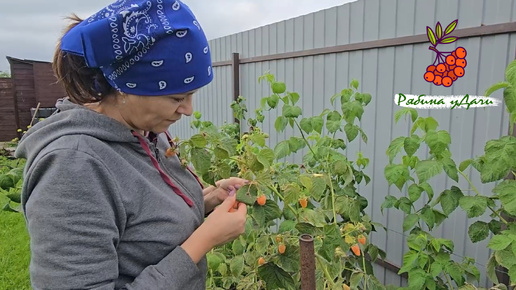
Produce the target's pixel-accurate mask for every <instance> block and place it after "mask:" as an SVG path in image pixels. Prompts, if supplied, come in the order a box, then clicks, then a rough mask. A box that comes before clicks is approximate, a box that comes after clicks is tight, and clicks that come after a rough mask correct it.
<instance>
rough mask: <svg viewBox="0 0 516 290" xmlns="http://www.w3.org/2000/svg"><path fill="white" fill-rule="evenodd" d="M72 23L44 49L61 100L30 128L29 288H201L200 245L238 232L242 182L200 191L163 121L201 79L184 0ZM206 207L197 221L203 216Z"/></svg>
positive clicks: (197, 30)
mask: <svg viewBox="0 0 516 290" xmlns="http://www.w3.org/2000/svg"><path fill="white" fill-rule="evenodd" d="M72 19H73V20H74V21H75V23H74V24H72V25H71V26H70V27H69V29H68V31H67V32H66V33H65V35H64V36H63V37H62V39H61V41H60V44H59V45H58V48H57V50H56V53H55V56H54V68H55V72H56V74H57V76H58V78H59V79H60V80H61V81H62V83H63V84H64V86H65V89H66V91H67V93H68V96H69V98H68V99H65V100H62V101H60V102H58V104H57V107H58V112H59V113H57V114H55V115H54V116H52V117H50V118H48V119H46V120H45V121H43V122H40V123H38V124H37V125H35V126H34V127H33V128H31V129H30V130H29V131H28V132H27V134H26V135H25V136H24V137H23V139H22V140H21V142H20V144H19V147H18V149H17V152H16V154H17V157H21V158H27V165H26V168H25V181H24V185H23V192H22V205H23V209H24V214H25V216H26V220H27V226H28V231H29V234H30V237H31V265H30V274H31V282H32V286H33V288H34V289H204V288H205V279H206V271H207V270H206V259H205V254H206V253H207V252H208V251H210V250H211V249H212V248H213V247H215V246H217V245H221V244H224V243H226V242H228V241H231V240H233V239H235V238H236V237H238V236H239V235H240V234H241V233H243V231H244V228H245V218H246V211H247V209H246V207H245V205H244V204H240V205H239V207H238V210H237V211H235V212H229V211H230V209H231V207H232V205H233V203H235V191H236V189H238V188H239V187H240V186H242V185H243V184H244V183H245V182H246V181H245V180H242V179H238V178H231V179H227V180H221V181H219V182H218V183H217V187H214V186H210V187H208V188H205V189H202V185H201V183H200V182H199V180H198V179H197V178H196V176H195V175H194V174H193V173H192V172H190V171H189V169H188V168H184V167H183V166H181V164H180V162H179V160H178V158H177V157H176V156H171V157H167V156H165V152H166V150H167V149H168V148H169V147H170V144H171V142H172V141H171V140H170V137H168V134H165V133H164V132H166V130H167V129H168V127H169V126H170V125H171V124H173V123H174V122H176V121H177V120H179V118H181V116H182V115H186V116H189V115H191V114H192V96H193V94H194V93H195V91H196V90H198V89H199V88H201V87H203V86H205V85H207V84H208V83H209V82H210V81H211V80H212V78H213V76H212V71H211V59H210V53H209V47H208V42H207V40H206V37H205V35H204V33H203V31H202V29H201V27H200V25H199V23H198V22H197V21H196V19H195V16H194V15H193V13H192V12H191V11H190V10H189V8H188V7H187V6H186V5H185V4H183V3H182V2H180V1H175V0H174V1H172V0H151V1H148V0H132V1H129V0H119V1H117V2H115V3H113V4H111V5H109V6H108V7H106V8H104V9H102V10H101V11H99V12H98V13H96V14H95V15H93V16H91V17H89V18H88V19H86V20H84V21H82V20H80V19H78V18H77V17H74V18H72ZM206 215H207V219H206V220H204V218H205V216H206Z"/></svg>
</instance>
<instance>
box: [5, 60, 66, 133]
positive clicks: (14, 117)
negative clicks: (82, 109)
mask: <svg viewBox="0 0 516 290" xmlns="http://www.w3.org/2000/svg"><path fill="white" fill-rule="evenodd" d="M7 60H8V61H9V64H10V66H11V79H10V83H11V84H10V85H9V84H7V83H9V81H6V79H4V80H3V82H2V83H3V85H2V83H0V109H1V111H0V112H1V113H5V115H3V116H0V121H1V123H0V124H1V125H0V141H9V140H11V139H12V138H14V137H16V136H17V133H16V130H17V129H18V128H21V129H25V128H26V127H27V125H29V124H30V122H31V120H32V115H31V109H32V108H36V107H37V105H38V103H39V104H40V108H53V107H54V105H55V103H56V101H57V99H59V98H63V97H65V96H66V93H65V90H64V88H63V87H62V85H61V84H59V83H58V82H57V79H56V77H55V76H54V73H53V71H52V64H51V63H49V62H43V61H36V60H27V59H17V58H13V57H7ZM7 80H8V79H7ZM9 86H10V88H9ZM4 87H5V88H4ZM9 90H10V91H11V92H10V94H9V92H8V91H9ZM13 121H14V122H13Z"/></svg>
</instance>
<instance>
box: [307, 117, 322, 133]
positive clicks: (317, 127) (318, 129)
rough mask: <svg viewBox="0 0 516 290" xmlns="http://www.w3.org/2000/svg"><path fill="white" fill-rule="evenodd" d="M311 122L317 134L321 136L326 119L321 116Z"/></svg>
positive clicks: (311, 119)
mask: <svg viewBox="0 0 516 290" xmlns="http://www.w3.org/2000/svg"><path fill="white" fill-rule="evenodd" d="M310 122H311V123H312V128H313V130H314V131H315V132H317V133H319V134H321V133H322V128H323V126H324V119H323V118H322V117H320V116H315V117H312V118H310Z"/></svg>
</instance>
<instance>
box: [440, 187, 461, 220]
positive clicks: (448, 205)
mask: <svg viewBox="0 0 516 290" xmlns="http://www.w3.org/2000/svg"><path fill="white" fill-rule="evenodd" d="M463 196H464V194H463V193H462V191H461V190H460V189H459V188H458V187H455V186H453V187H452V188H451V190H448V189H447V190H445V191H443V192H442V193H441V196H440V198H439V200H440V202H441V207H442V209H443V212H444V214H445V215H447V216H448V215H450V214H451V213H452V212H453V211H454V210H455V209H456V208H457V207H458V206H459V201H460V199H461V198H462V197H463Z"/></svg>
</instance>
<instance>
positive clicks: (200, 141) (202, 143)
mask: <svg viewBox="0 0 516 290" xmlns="http://www.w3.org/2000/svg"><path fill="white" fill-rule="evenodd" d="M190 143H191V144H192V147H195V148H204V147H206V145H207V144H208V141H206V138H204V136H203V135H201V134H195V135H193V136H192V138H190Z"/></svg>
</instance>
